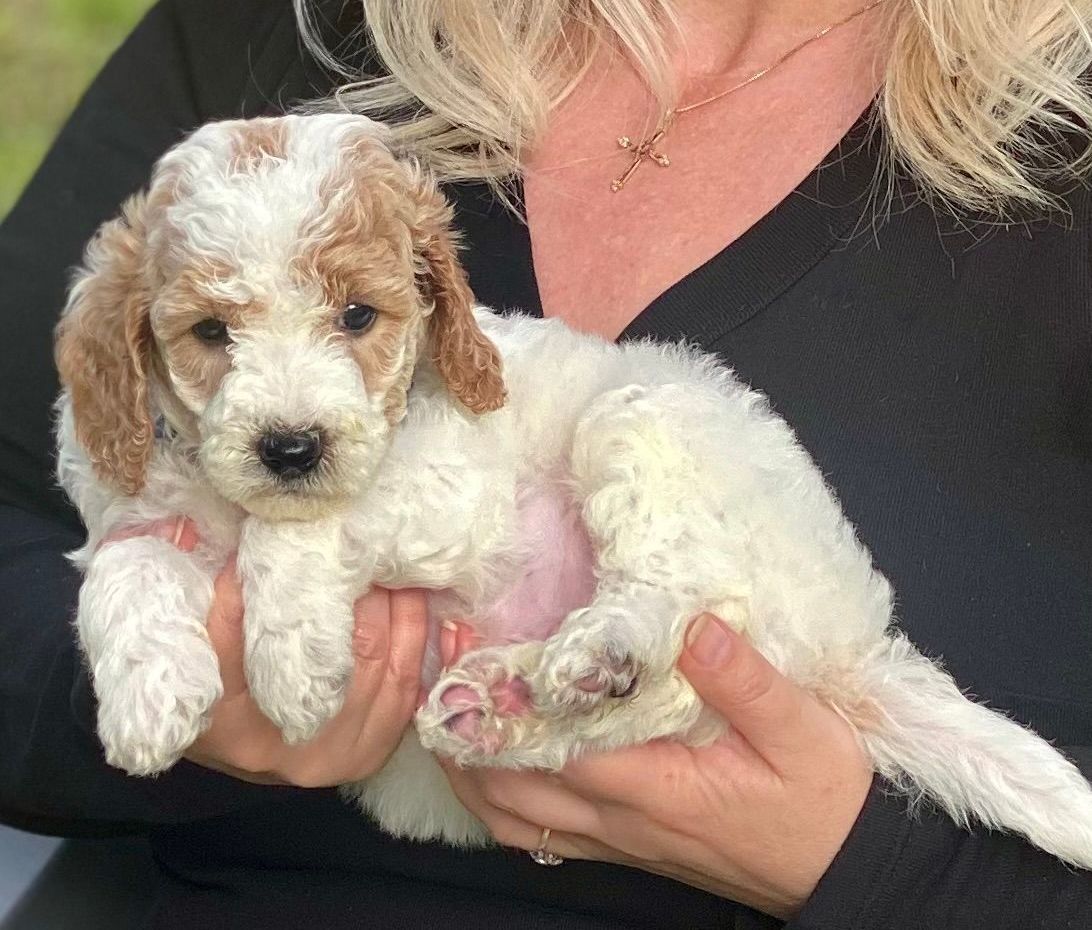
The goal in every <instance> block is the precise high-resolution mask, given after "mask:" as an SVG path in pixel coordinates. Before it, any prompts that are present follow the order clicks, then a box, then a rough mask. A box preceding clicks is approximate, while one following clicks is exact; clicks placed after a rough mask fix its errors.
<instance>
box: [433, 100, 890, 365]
mask: <svg viewBox="0 0 1092 930" xmlns="http://www.w3.org/2000/svg"><path fill="white" fill-rule="evenodd" d="M872 112H873V108H872V107H869V109H868V110H866V111H865V113H864V114H862V116H861V117H860V118H858V120H857V121H856V122H855V123H854V125H853V126H852V127H851V128H850V130H849V131H848V132H847V133H846V135H845V136H844V137H843V138H842V139H841V140H840V141H839V143H838V144H837V145H836V146H835V147H834V148H833V149H832V150H831V151H830V152H829V153H828V154H827V155H826V156H825V157H824V158H823V159H822V161H821V162H820V163H819V165H818V167H816V168H815V169H813V170H812V172H811V173H810V174H809V175H808V176H807V177H806V178H805V179H804V180H803V181H802V182H801V183H800V184H798V185H797V186H796V187H795V188H794V189H793V190H792V191H791V192H790V193H789V194H788V195H786V197H785V198H784V199H783V200H781V201H780V203H778V204H777V205H776V206H775V207H774V208H773V209H772V210H771V211H770V212H768V213H767V214H766V215H765V216H763V217H762V218H761V219H760V220H758V222H756V223H755V224H754V225H753V226H751V227H750V229H748V230H747V231H746V232H744V233H743V234H742V235H741V236H739V237H738V238H737V239H735V240H734V241H733V242H731V243H729V244H728V245H727V246H725V247H724V248H723V249H721V250H720V251H719V252H717V253H716V254H715V255H713V256H712V257H711V258H709V259H708V260H707V261H705V262H704V263H702V264H701V265H699V266H698V267H697V268H695V269H694V270H693V271H691V272H689V273H688V274H687V275H685V276H684V277H682V278H680V279H679V280H678V281H676V282H675V283H674V284H672V285H671V286H669V287H668V288H667V289H666V290H665V291H663V292H662V293H661V294H660V295H659V296H658V297H657V298H656V299H655V300H653V301H652V303H650V304H649V305H648V306H647V307H645V308H644V309H643V310H642V311H641V312H640V313H639V314H638V315H637V316H636V317H635V318H634V319H633V320H632V321H631V322H630V323H629V325H628V326H627V327H626V328H625V330H624V331H623V332H622V334H621V335H620V336H619V341H625V340H630V339H641V338H653V339H657V340H664V341H673V340H680V339H686V340H689V341H694V342H697V343H698V344H700V345H710V344H712V343H714V342H716V341H717V340H718V339H720V338H721V337H723V336H724V335H725V334H727V333H728V332H730V331H731V330H733V329H735V328H736V327H737V326H741V325H742V324H743V323H745V322H746V321H747V320H749V319H751V318H752V317H753V316H755V314H757V313H760V312H761V311H762V310H763V309H764V308H766V307H767V306H769V305H770V304H771V303H773V302H774V301H775V300H776V299H777V298H778V297H779V296H780V295H781V294H782V293H784V292H785V291H786V290H788V289H789V288H790V287H792V285H793V284H795V283H796V282H797V281H799V280H800V278H802V277H803V276H804V275H805V274H806V273H807V272H808V271H809V270H810V269H811V268H813V267H814V266H815V265H816V264H817V263H818V262H819V261H821V260H822V259H823V257H824V256H826V255H827V254H828V253H829V252H831V251H832V250H833V249H834V248H835V247H836V246H838V245H839V243H842V242H844V241H845V240H846V238H847V237H848V235H849V234H850V233H851V232H852V231H853V229H854V227H855V226H856V225H857V224H858V223H859V222H860V221H861V220H862V219H863V218H865V216H866V210H867V209H868V207H869V202H868V192H869V189H870V186H871V184H872V182H873V180H874V178H875V175H876V171H877V166H878V164H879V157H878V152H877V146H878V145H879V142H878V140H877V139H876V134H875V133H874V132H873V123H872ZM447 193H448V196H449V197H450V198H451V199H452V201H453V202H454V204H455V208H456V225H457V226H458V227H459V228H461V229H462V231H463V233H464V237H465V241H466V242H467V244H468V251H467V253H466V255H465V256H464V264H465V265H466V268H467V272H468V274H469V276H470V282H471V286H472V288H473V290H474V292H475V294H476V295H477V298H478V299H479V300H480V301H481V303H482V304H484V305H486V306H491V307H494V308H496V309H498V310H501V311H514V310H519V311H522V312H524V313H528V314H530V315H532V316H538V317H541V316H542V300H541V296H540V294H539V290H538V282H537V280H536V278H535V269H534V259H533V256H532V251H531V237H530V233H529V231H528V229H527V226H526V224H525V223H523V222H522V221H521V220H520V219H519V218H517V217H515V216H513V215H512V214H511V213H510V212H509V211H508V210H506V208H505V207H504V205H503V204H502V203H501V202H500V201H499V200H498V199H497V198H496V197H495V196H494V195H493V194H492V192H490V191H489V190H488V188H486V187H485V186H484V185H481V184H458V185H452V186H451V187H450V188H449V189H448V191H447Z"/></svg>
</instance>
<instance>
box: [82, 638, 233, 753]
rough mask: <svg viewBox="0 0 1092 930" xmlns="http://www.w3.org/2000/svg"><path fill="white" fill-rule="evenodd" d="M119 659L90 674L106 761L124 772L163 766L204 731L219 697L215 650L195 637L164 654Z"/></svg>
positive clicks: (219, 689) (182, 751)
mask: <svg viewBox="0 0 1092 930" xmlns="http://www.w3.org/2000/svg"><path fill="white" fill-rule="evenodd" d="M115 658H116V657H115ZM119 664H120V665H121V666H122V667H121V668H119V669H117V670H113V671H112V673H111V672H110V671H108V670H107V669H106V668H100V669H99V670H98V671H97V673H96V676H95V686H96V692H97V693H98V702H99V710H98V732H99V739H100V740H101V741H102V745H103V748H104V749H105V751H106V761H107V762H108V763H109V764H110V765H112V766H114V767H116V768H119V769H123V770H124V771H126V772H128V773H129V774H130V775H154V774H156V773H157V772H163V771H166V770H167V769H169V768H170V767H171V766H172V765H174V763H175V762H177V761H178V759H179V758H180V757H181V755H182V753H184V752H185V751H186V749H188V748H189V746H190V745H191V744H192V743H193V741H194V740H196V739H197V737H199V736H200V735H201V734H202V733H203V732H204V731H205V729H206V728H207V727H208V724H209V719H210V714H211V711H212V706H213V704H215V703H216V702H217V701H218V700H219V699H220V695H221V694H222V690H223V689H222V685H221V683H220V669H219V665H218V663H217V661H216V653H215V652H213V650H212V646H211V645H210V644H209V643H208V641H207V640H196V641H195V642H194V643H193V644H192V645H191V646H189V647H183V648H179V649H177V650H176V651H174V652H172V653H171V654H170V655H168V656H162V657H155V658H150V659H146V660H144V661H140V662H136V663H119Z"/></svg>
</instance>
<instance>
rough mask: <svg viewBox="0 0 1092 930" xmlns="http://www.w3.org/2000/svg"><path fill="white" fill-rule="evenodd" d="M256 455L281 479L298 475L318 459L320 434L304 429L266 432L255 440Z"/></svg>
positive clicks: (307, 469) (297, 476)
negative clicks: (256, 445)
mask: <svg viewBox="0 0 1092 930" xmlns="http://www.w3.org/2000/svg"><path fill="white" fill-rule="evenodd" d="M258 458H259V459H261V462H262V464H263V465H264V466H265V467H266V468H268V469H269V470H270V471H271V472H273V474H274V475H276V476H277V477H278V478H279V479H281V480H282V481H293V480H295V479H297V478H302V477H303V476H304V475H306V474H307V473H308V472H311V471H313V470H314V469H315V467H316V466H317V465H318V463H319V462H321V461H322V436H321V435H320V434H319V433H318V432H317V431H315V430H309V431H307V432H298V433H290V432H270V433H266V434H265V435H263V436H262V437H261V439H259V440H258Z"/></svg>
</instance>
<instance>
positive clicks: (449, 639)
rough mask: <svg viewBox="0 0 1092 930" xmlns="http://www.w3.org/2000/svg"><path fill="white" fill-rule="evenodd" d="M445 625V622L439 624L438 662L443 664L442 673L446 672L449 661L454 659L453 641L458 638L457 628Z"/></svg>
mask: <svg viewBox="0 0 1092 930" xmlns="http://www.w3.org/2000/svg"><path fill="white" fill-rule="evenodd" d="M447 624H448V621H446V620H445V621H444V622H443V623H441V624H440V661H441V662H442V663H443V666H444V671H447V667H448V666H449V665H451V660H452V659H454V658H455V645H456V642H455V641H456V638H457V636H458V628H457V627H455V624H451V626H448V625H447Z"/></svg>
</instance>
